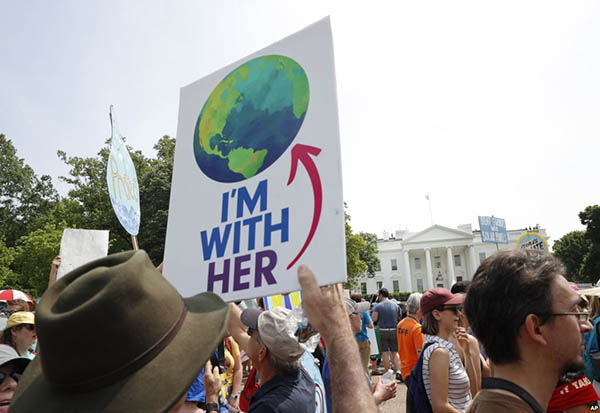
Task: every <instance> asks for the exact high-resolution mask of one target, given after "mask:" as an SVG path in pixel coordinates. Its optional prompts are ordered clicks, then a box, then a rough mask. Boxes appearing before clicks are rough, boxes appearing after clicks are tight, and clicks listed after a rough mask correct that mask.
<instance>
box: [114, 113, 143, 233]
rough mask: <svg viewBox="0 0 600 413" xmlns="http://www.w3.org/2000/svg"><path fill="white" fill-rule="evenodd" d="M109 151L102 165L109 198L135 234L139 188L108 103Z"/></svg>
mask: <svg viewBox="0 0 600 413" xmlns="http://www.w3.org/2000/svg"><path fill="white" fill-rule="evenodd" d="M110 124H111V130H112V136H111V139H110V155H109V156H108V164H107V166H106V183H107V184H108V194H109V196H110V202H111V204H112V206H113V209H114V210H115V214H117V218H118V219H119V222H120V223H121V225H123V228H125V230H126V231H127V232H128V233H129V234H131V235H137V233H138V231H139V229H140V190H139V188H138V181H137V174H136V172H135V166H134V165H133V161H132V160H131V156H129V151H128V150H127V147H126V146H125V141H124V140H123V136H121V132H119V128H118V126H117V120H116V119H115V109H114V108H113V106H112V105H111V106H110Z"/></svg>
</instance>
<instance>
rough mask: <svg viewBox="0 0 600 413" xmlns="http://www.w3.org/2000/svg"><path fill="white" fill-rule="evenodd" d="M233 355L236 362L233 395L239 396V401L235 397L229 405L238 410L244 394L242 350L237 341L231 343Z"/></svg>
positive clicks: (232, 387) (230, 400)
mask: <svg viewBox="0 0 600 413" xmlns="http://www.w3.org/2000/svg"><path fill="white" fill-rule="evenodd" d="M231 350H232V351H231V355H232V356H233V359H234V361H235V364H234V365H233V383H232V385H231V395H232V396H233V395H236V394H237V395H238V398H237V399H234V398H233V397H230V398H229V404H231V405H232V406H233V407H235V408H236V409H237V408H238V407H239V403H240V399H239V395H240V393H241V392H242V378H243V372H242V359H241V358H240V350H239V347H238V345H237V344H236V343H235V340H232V341H231Z"/></svg>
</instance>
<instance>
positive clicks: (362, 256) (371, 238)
mask: <svg viewBox="0 0 600 413" xmlns="http://www.w3.org/2000/svg"><path fill="white" fill-rule="evenodd" d="M344 207H346V205H345V204H344ZM344 216H345V221H346V222H345V226H346V227H345V231H346V271H347V273H348V281H347V283H346V285H345V288H348V289H351V288H353V287H356V286H357V285H358V280H359V279H360V278H361V277H363V276H364V275H365V274H369V275H375V271H377V268H378V266H379V258H378V257H377V237H376V236H375V235H374V234H369V233H359V234H354V233H353V232H352V227H351V226H350V215H348V214H347V213H346V212H345V211H344Z"/></svg>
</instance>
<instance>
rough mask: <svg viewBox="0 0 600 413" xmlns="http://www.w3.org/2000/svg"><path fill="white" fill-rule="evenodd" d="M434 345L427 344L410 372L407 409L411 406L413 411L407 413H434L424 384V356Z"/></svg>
mask: <svg viewBox="0 0 600 413" xmlns="http://www.w3.org/2000/svg"><path fill="white" fill-rule="evenodd" d="M432 344H434V343H433V342H429V343H425V345H424V346H423V351H421V355H420V356H419V360H418V361H417V364H416V365H415V367H414V368H413V369H412V371H411V372H410V376H408V380H407V383H406V384H407V386H408V392H407V394H406V397H407V402H406V405H407V407H408V406H411V407H412V409H411V410H408V408H407V410H406V413H433V409H432V408H431V403H430V402H429V397H427V391H426V390H425V383H423V355H424V354H425V349H427V347H429V346H430V345H432Z"/></svg>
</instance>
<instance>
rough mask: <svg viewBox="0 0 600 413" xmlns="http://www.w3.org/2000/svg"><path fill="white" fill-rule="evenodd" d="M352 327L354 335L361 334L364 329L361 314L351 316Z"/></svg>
mask: <svg viewBox="0 0 600 413" xmlns="http://www.w3.org/2000/svg"><path fill="white" fill-rule="evenodd" d="M348 317H350V326H351V327H352V332H353V333H354V334H356V333H359V332H360V330H361V328H362V320H361V318H360V314H356V313H354V314H350V315H349V316H348Z"/></svg>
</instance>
